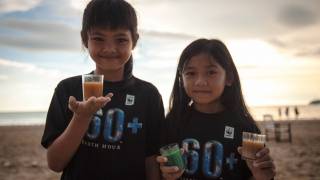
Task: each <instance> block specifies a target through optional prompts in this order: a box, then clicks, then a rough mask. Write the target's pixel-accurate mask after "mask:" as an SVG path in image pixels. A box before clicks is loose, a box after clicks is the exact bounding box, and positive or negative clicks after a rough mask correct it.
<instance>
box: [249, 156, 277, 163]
mask: <svg viewBox="0 0 320 180" xmlns="http://www.w3.org/2000/svg"><path fill="white" fill-rule="evenodd" d="M264 161H273V159H272V158H271V157H270V156H269V154H265V155H264V156H262V157H260V158H258V159H256V160H255V161H254V162H255V163H261V162H264Z"/></svg>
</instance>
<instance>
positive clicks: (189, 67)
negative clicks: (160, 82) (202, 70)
mask: <svg viewBox="0 0 320 180" xmlns="http://www.w3.org/2000/svg"><path fill="white" fill-rule="evenodd" d="M206 68H218V66H217V65H215V64H210V65H208V66H206ZM184 69H196V68H195V67H194V66H190V65H186V67H184Z"/></svg>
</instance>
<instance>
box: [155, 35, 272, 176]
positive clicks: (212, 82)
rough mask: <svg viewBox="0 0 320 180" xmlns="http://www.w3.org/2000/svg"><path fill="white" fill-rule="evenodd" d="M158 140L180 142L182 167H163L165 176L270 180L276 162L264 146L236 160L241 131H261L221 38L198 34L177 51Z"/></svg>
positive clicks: (164, 159)
mask: <svg viewBox="0 0 320 180" xmlns="http://www.w3.org/2000/svg"><path fill="white" fill-rule="evenodd" d="M164 127H165V128H164V130H163V131H162V132H164V137H163V142H162V145H167V144H171V143H178V144H182V147H183V149H184V153H185V154H184V155H185V157H186V159H187V161H186V167H187V168H186V169H185V170H181V169H179V168H178V167H177V166H167V165H166V164H165V163H166V162H167V160H168V159H167V158H166V157H164V156H158V157H157V161H158V162H159V163H160V170H161V172H162V176H163V177H164V179H178V178H180V177H181V179H226V180H229V179H237V180H245V179H246V180H248V179H251V178H253V179H256V180H260V179H261V180H262V179H272V178H273V177H274V176H275V165H274V163H273V161H272V158H271V157H270V153H269V152H270V150H269V149H268V147H264V148H263V149H262V150H260V151H259V152H258V153H257V155H256V159H255V160H254V161H245V160H242V159H241V149H242V148H241V144H242V132H255V133H260V130H259V128H258V127H257V125H256V123H255V121H254V120H253V118H252V116H251V115H250V113H249V111H248V109H247V107H246V105H245V102H244V99H243V95H242V92H241V85H240V80H239V75H238V72H237V69H236V67H235V65H234V62H233V60H232V57H231V55H230V53H229V51H228V49H227V47H226V46H225V45H224V43H223V42H221V41H220V40H216V39H210V40H209V39H198V40H195V41H193V42H192V43H191V44H189V45H188V46H187V47H186V48H185V49H184V50H183V52H182V54H181V56H180V59H179V62H178V67H177V71H176V77H175V81H174V85H173V90H172V92H171V97H170V104H169V112H168V114H167V116H166V125H165V126H164Z"/></svg>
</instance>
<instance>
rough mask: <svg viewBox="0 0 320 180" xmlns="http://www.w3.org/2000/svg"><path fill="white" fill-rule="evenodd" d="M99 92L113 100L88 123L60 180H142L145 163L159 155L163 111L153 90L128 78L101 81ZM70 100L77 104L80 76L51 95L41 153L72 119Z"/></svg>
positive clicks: (66, 82) (156, 91)
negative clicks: (110, 95)
mask: <svg viewBox="0 0 320 180" xmlns="http://www.w3.org/2000/svg"><path fill="white" fill-rule="evenodd" d="M103 92H104V95H105V94H107V93H110V92H112V93H113V94H114V96H113V97H112V100H111V101H110V102H109V103H108V104H107V105H106V106H105V107H103V109H102V112H103V114H102V115H95V116H94V117H93V119H92V121H91V124H90V126H89V128H88V131H87V133H86V134H85V136H84V137H83V139H82V141H81V144H80V146H79V148H78V149H77V151H76V153H75V154H74V156H73V158H72V159H71V161H70V162H69V163H68V165H67V166H66V167H65V169H64V170H63V174H62V177H61V179H62V180H88V179H94V180H102V179H108V180H109V179H139V180H141V179H145V158H146V157H148V156H151V155H154V154H157V153H158V151H159V144H160V143H159V141H160V140H159V134H160V126H161V122H162V121H163V119H164V109H163V103H162V98H161V95H160V94H159V92H158V90H157V89H156V88H155V87H154V86H153V85H152V84H151V83H148V82H145V81H142V80H140V79H138V78H135V77H133V76H131V77H130V78H127V79H126V80H124V81H121V82H108V81H104V89H103ZM70 96H74V97H76V99H77V100H82V79H81V76H75V77H71V78H68V79H65V80H63V81H61V82H60V83H59V84H58V86H57V87H56V89H55V92H54V95H53V98H52V101H51V104H50V108H49V111H48V114H47V120H46V126H45V131H44V134H43V137H42V142H41V143H42V145H43V146H44V147H46V148H48V146H49V145H50V143H52V142H53V141H54V140H55V139H56V138H57V137H58V136H59V135H61V133H63V131H64V130H65V129H66V127H67V126H68V124H69V122H70V120H71V118H72V115H73V113H72V112H71V111H70V110H69V109H68V99H69V97H70Z"/></svg>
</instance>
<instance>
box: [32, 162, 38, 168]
mask: <svg viewBox="0 0 320 180" xmlns="http://www.w3.org/2000/svg"><path fill="white" fill-rule="evenodd" d="M38 166H39V163H38V161H32V162H31V167H33V168H36V167H38Z"/></svg>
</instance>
